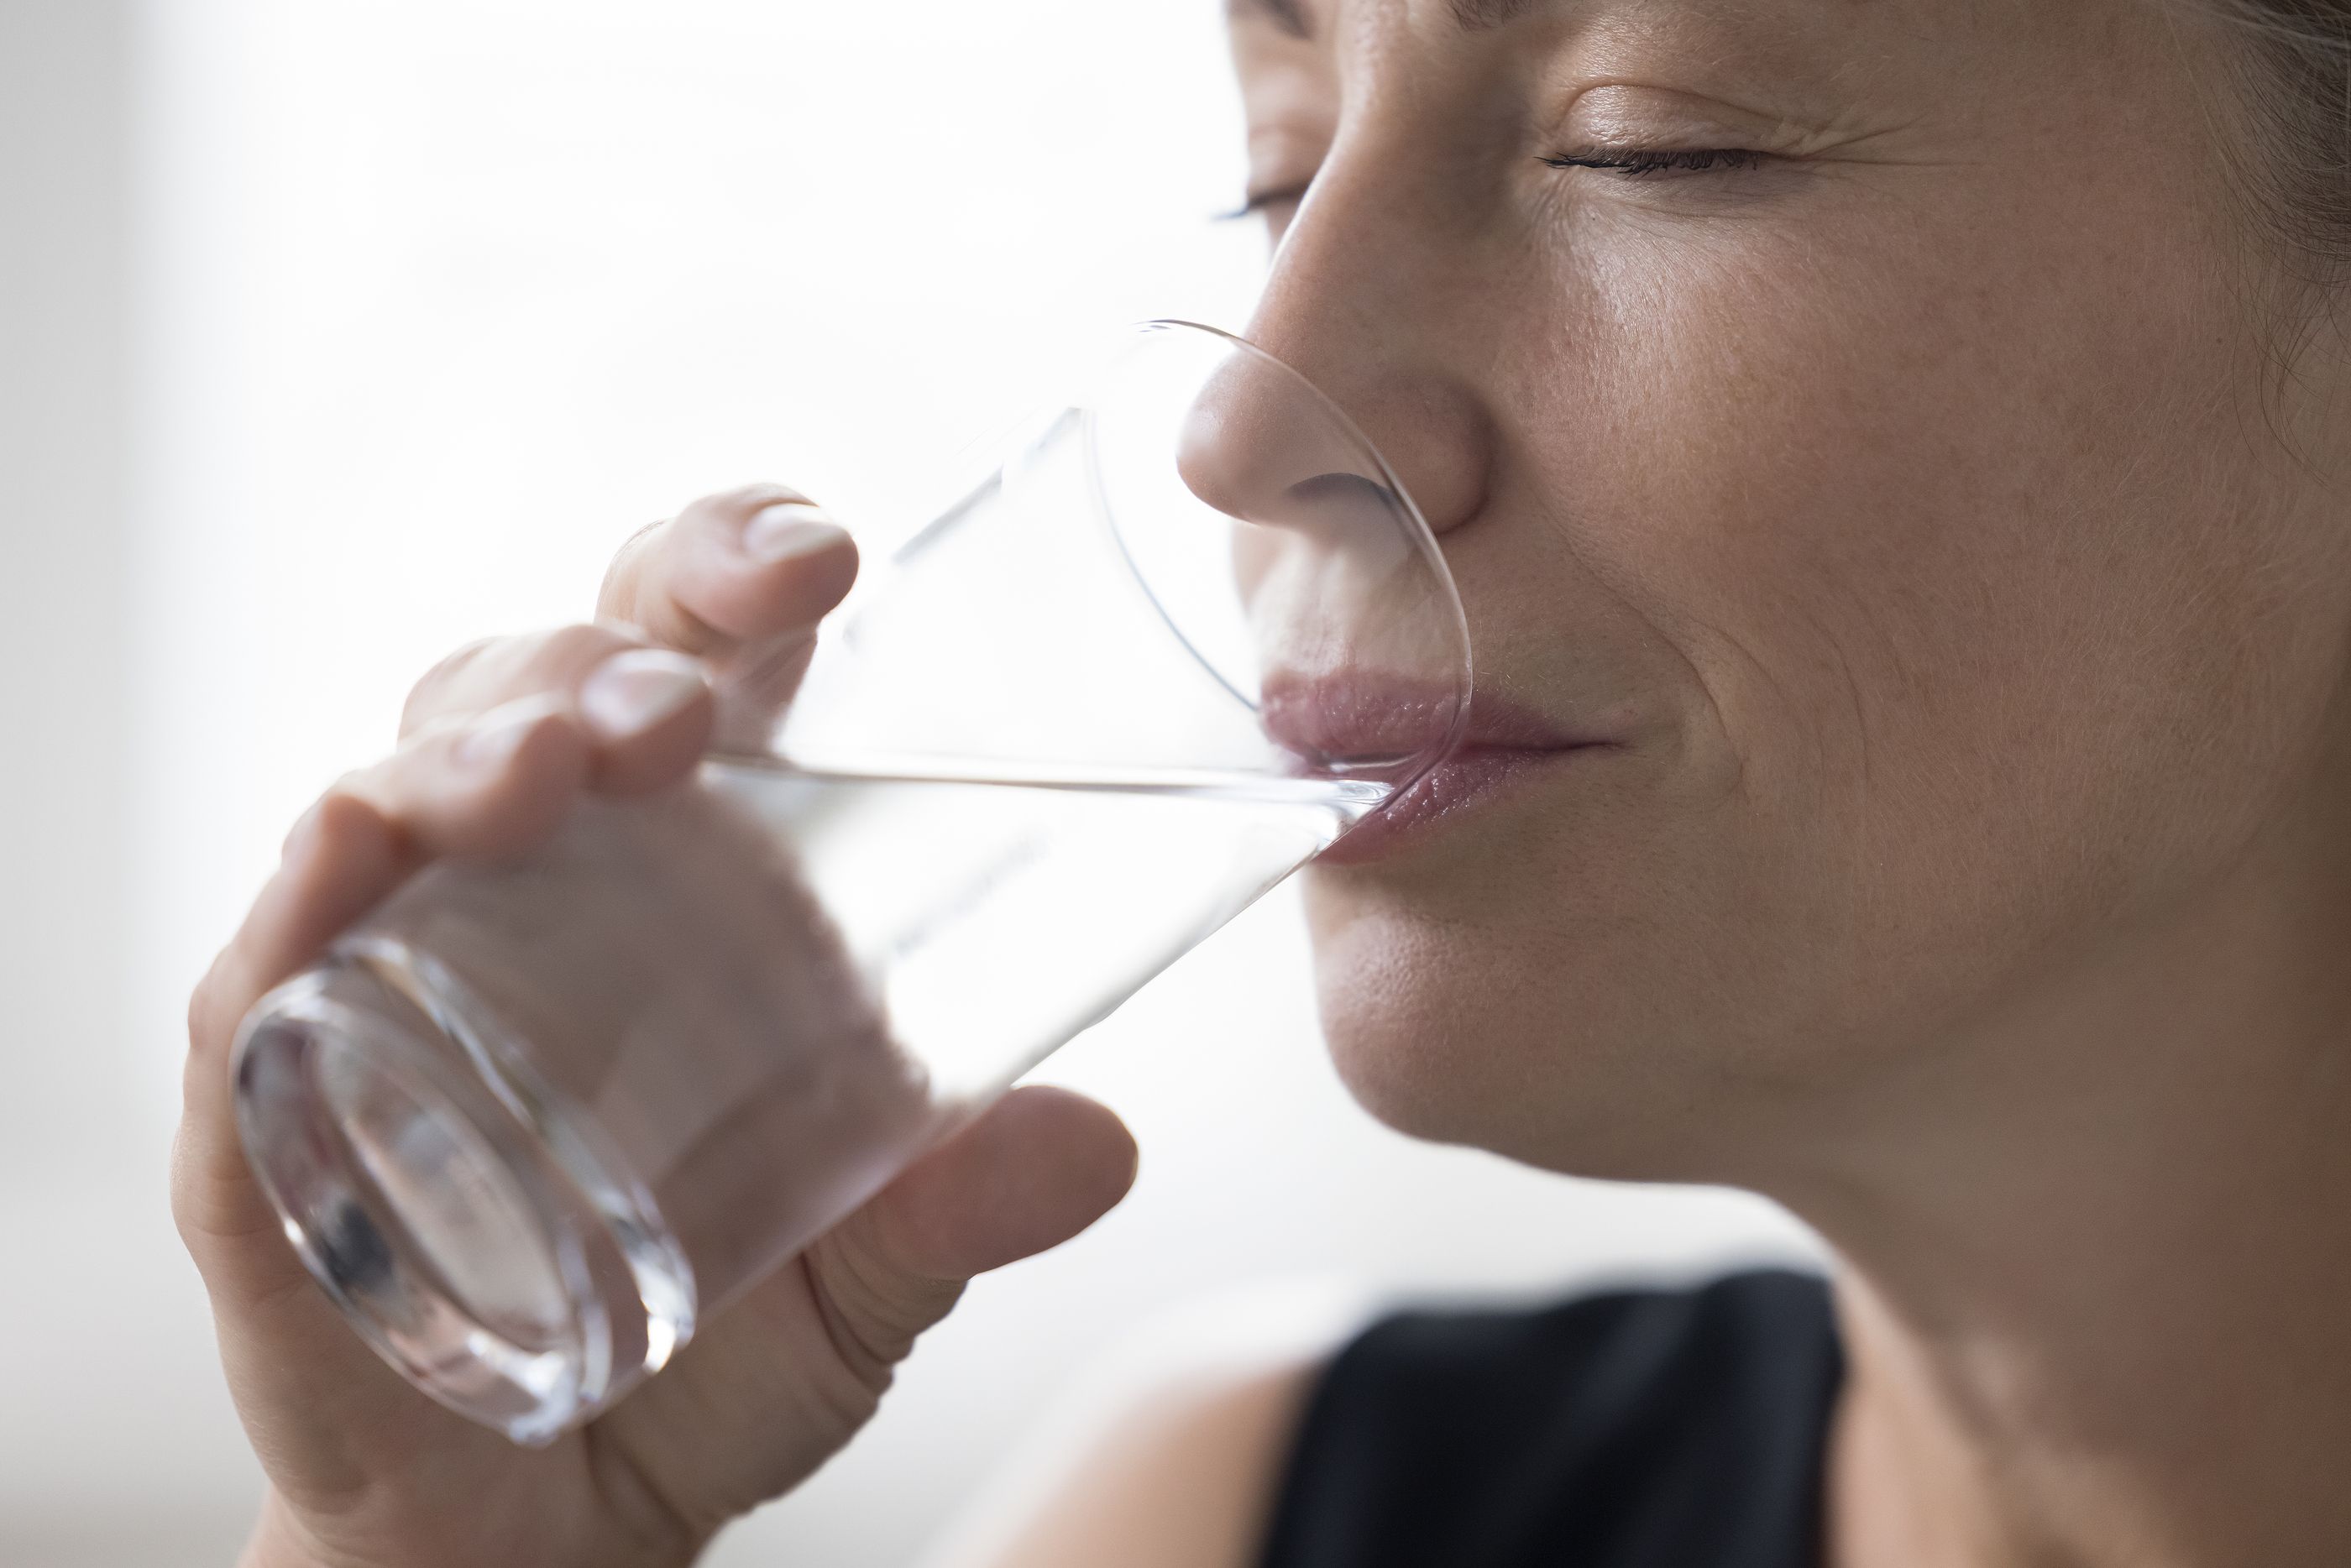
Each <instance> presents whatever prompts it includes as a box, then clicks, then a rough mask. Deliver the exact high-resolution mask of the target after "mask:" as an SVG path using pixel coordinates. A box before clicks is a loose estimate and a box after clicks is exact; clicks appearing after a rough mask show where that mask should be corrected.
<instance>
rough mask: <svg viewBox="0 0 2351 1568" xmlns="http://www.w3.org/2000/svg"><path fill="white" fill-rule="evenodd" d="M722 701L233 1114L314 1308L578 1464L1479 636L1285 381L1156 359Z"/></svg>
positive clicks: (1030, 452) (1128, 983) (1177, 931)
mask: <svg viewBox="0 0 2351 1568" xmlns="http://www.w3.org/2000/svg"><path fill="white" fill-rule="evenodd" d="M803 657H804V659H805V667H804V668H803V667H802V661H801V660H799V659H795V660H790V661H785V662H776V661H770V663H769V665H768V666H767V667H760V666H756V665H752V666H746V667H741V668H726V669H721V670H717V671H716V675H715V680H714V685H715V688H716V691H717V694H718V702H719V722H718V728H717V732H716V743H715V745H714V748H713V750H712V752H711V753H710V755H709V756H708V757H707V758H706V759H705V762H704V763H702V764H701V765H700V767H699V770H698V772H697V773H696V774H695V776H693V777H692V778H690V779H689V780H687V781H685V782H684V783H682V784H679V785H677V786H676V787H674V788H673V789H670V790H668V791H666V792H664V793H662V794H658V795H655V796H653V797H652V798H649V799H643V800H634V801H612V800H605V799H601V798H594V797H590V798H587V799H585V800H583V801H582V802H581V803H580V805H578V806H577V808H576V809H575V811H574V812H573V814H572V815H570V816H569V818H568V819H567V821H566V822H565V824H564V825H563V826H561V827H560V828H559V831H558V832H557V834H556V835H555V836H554V838H553V840H552V841H551V842H549V843H548V844H547V845H546V846H543V847H542V848H539V849H538V850H536V851H534V852H533V853H531V854H530V855H528V857H522V858H519V859H516V860H511V861H507V862H503V863H497V864H488V863H444V864H439V865H435V866H434V867H429V868H428V869H427V870H425V871H424V872H423V874H422V875H420V876H418V877H415V878H414V879H413V881H412V882H411V883H409V884H408V885H407V886H406V887H404V888H402V890H401V891H400V892H399V893H397V894H396V895H395V896H393V897H392V898H390V899H389V900H387V901H386V902H385V903H384V904H383V905H382V906H381V908H379V909H376V910H375V911H374V912H373V913H372V914H371V916H369V917H368V919H366V920H365V921H364V922H363V923H362V924H360V926H358V927H357V928H355V929H353V930H351V931H350V933H348V934H347V935H345V936H344V937H343V938H341V939H340V940H339V941H338V942H337V943H336V944H335V945H334V946H333V948H332V950H330V951H329V954H328V956H327V957H326V958H325V959H324V960H323V961H321V962H320V963H319V965H318V966H317V967H315V968H314V969H311V970H310V971H307V972H305V973H303V974H301V975H299V976H298V977H296V978H295V979H293V980H292V981H288V982H287V984H285V985H283V986H281V987H279V988H278V989H277V990H276V991H274V992H271V993H270V994H269V995H268V996H266V997H265V998H263V999H262V1001H261V1002H259V1003H258V1004H257V1005H256V1008H255V1010H254V1011H253V1012H252V1014H251V1015H250V1016H249V1017H248V1018H247V1019H246V1021H245V1023H244V1025H243V1028H242V1029H241V1031H240V1033H239V1036H238V1041H237V1047H236V1057H235V1102H236V1110H237V1118H238V1126H239V1130H240V1133H241V1135H242V1137H243V1139H244V1143H245V1147H246V1152H247V1155H248V1157H249V1158H250V1160H251V1162H252V1166H253V1169H254V1171H255V1173H256V1176H257V1177H258V1179H260V1182H261V1184H262V1186H263V1188H264V1189H266V1191H267V1193H268V1195H269V1197H270V1199H271V1201H272V1202H273V1203H274V1204H275V1205H276V1206H277V1210H278V1211H279V1212H280V1213H281V1214H282V1215H283V1217H284V1219H285V1221H286V1228H287V1235H288V1236H289V1237H290V1239H291V1240H292V1241H293V1244H294V1246H295V1247H296V1248H297V1249H298V1251H299V1252H300V1254H301V1256H302V1259H303V1261H304V1262H305V1263H306V1264H307V1265H308V1269H309V1271H310V1272H311V1274H312V1275H313V1276H314V1277H315V1278H316V1279H317V1281H318V1282H319V1284H320V1285H321V1286H322V1287H324V1289H325V1290H326V1292H327V1293H328V1294H329V1296H331V1297H332V1298H333V1300H334V1301H335V1302H336V1303H338V1304H339V1305H340V1307H341V1308H342V1310H343V1312H344V1313H345V1314H347V1315H348V1317H349V1319H350V1322H351V1323H352V1324H354V1325H355V1326H356V1327H357V1329H358V1330H359V1332H360V1334H362V1335H364V1336H365V1337H366V1339H367V1340H368V1342H369V1343H370V1344H371V1345H373V1346H374V1347H375V1349H376V1350H377V1351H378V1352H379V1353H381V1355H382V1356H383V1357H384V1358H385V1359H386V1360H387V1361H389V1362H390V1363H391V1364H392V1366H394V1367H396V1368H398V1369H399V1370H400V1372H402V1374H403V1375H404V1376H407V1377H408V1378H409V1379H410V1380H411V1381H413V1383H414V1384H415V1385H416V1386H418V1387H420V1388H422V1389H423V1390H424V1391H425V1392H426V1393H427V1394H429V1395H431V1396H432V1397H434V1398H436V1399H438V1400H440V1401H442V1402H443V1403H444V1404H445V1405H447V1406H449V1407H452V1408H454V1409H455V1410H458V1411H460V1412H462V1413H463V1414H465V1415H466V1416H468V1417H473V1418H474V1419H475V1420H478V1421H481V1422H483V1423H486V1424H487V1425H489V1426H492V1427H494V1428H498V1429H500V1430H502V1431H504V1432H505V1433H506V1434H507V1436H509V1437H510V1438H514V1439H515V1440H516V1441H517V1442H522V1443H538V1442H544V1441H548V1440H550V1439H551V1438H553V1437H554V1436H555V1435H556V1434H557V1433H558V1432H559V1431H561V1430H562V1429H564V1428H567V1427H569V1426H571V1425H573V1424H576V1423H578V1422H580V1421H583V1420H586V1419H588V1418H589V1417H591V1416H593V1415H594V1414H595V1413H596V1412H598V1411H599V1410H601V1409H603V1408H605V1407H609V1406H610V1405H611V1403H612V1402H613V1401H614V1400H616V1399H618V1398H619V1397H622V1395H623V1394H625V1393H626V1392H627V1391H628V1390H629V1389H630V1388H631V1387H632V1386H634V1385H635V1384H637V1383H638V1382H640V1381H641V1380H643V1378H644V1377H646V1376H650V1375H651V1374H653V1373H654V1372H656V1371H658V1370H659V1369H660V1368H661V1366H663V1365H664V1363H665V1362H666V1361H667V1360H668V1359H669V1358H670V1357H671V1356H673V1355H675V1354H676V1353H677V1351H678V1349H679V1347H680V1346H682V1345H684V1344H685V1343H686V1342H687V1341H688V1340H689V1339H690V1338H691V1337H692V1336H693V1334H694V1332H695V1325H696V1324H698V1323H700V1322H703V1321H705V1320H706V1319H708V1318H709V1317H710V1316H711V1315H712V1314H716V1313H718V1312H721V1311H723V1310H724V1309H725V1308H726V1305H727V1303H729V1301H730V1300H732V1299H733V1298H734V1297H736V1296H737V1294H739V1293H741V1292H742V1291H743V1290H745V1289H746V1288H747V1286H749V1285H751V1284H753V1283H754V1282H757V1281H758V1279H759V1278H760V1277H761V1276H763V1275H764V1274H766V1273H767V1272H768V1271H769V1270H771V1269H773V1268H774V1267H775V1266H776V1265H777V1264H778V1263H780V1262H784V1261H785V1260H787V1259H789V1258H790V1257H791V1256H792V1255H793V1254H795V1253H796V1252H797V1251H799V1249H801V1248H802V1247H804V1246H805V1245H807V1243H808V1242H810V1241H811V1240H813V1239H814V1238H816V1237H817V1236H818V1235H820V1234H821V1233H822V1232H823V1231H825V1230H826V1229H828V1228H829V1227H831V1225H832V1224H834V1223H835V1222H836V1221H838V1220H841V1218H843V1217H844V1216H845V1215H847V1214H848V1213H849V1212H850V1211H851V1210H853V1209H854V1208H855V1207H856V1206H857V1205H859V1204H860V1203H862V1201H864V1200H865V1199H867V1198H868V1197H870V1196H871V1195H872V1193H873V1192H875V1191H876V1190H877V1189H880V1188H881V1187H882V1186H883V1184H884V1183H885V1182H887V1181H888V1180H889V1179H890V1178H891V1177H892V1176H893V1175H894V1174H896V1173H897V1172H898V1171H899V1170H901V1169H903V1168H904V1167H905V1166H906V1165H907V1164H908V1163H910V1162H911V1161H912V1160H913V1159H914V1158H915V1157H916V1156H918V1155H919V1154H921V1153H922V1152H923V1151H924V1150H925V1149H926V1148H928V1147H932V1146H933V1145H935V1144H936V1143H937V1142H938V1141H940V1140H941V1139H942V1138H944V1137H946V1136H948V1135H949V1134H950V1133H952V1132H953V1131H955V1130H956V1128H957V1127H961V1126H962V1125H964V1124H965V1123H966V1122H967V1121H968V1120H969V1119H970V1118H971V1117H973V1116H975V1115H977V1113H978V1112H979V1111H980V1110H982V1109H984V1108H985V1107H986V1106H987V1104H988V1103H989V1102H990V1101H991V1100H992V1099H994V1098H995V1097H996V1096H998V1094H1000V1093H1001V1092H1002V1091H1003V1090H1004V1089H1005V1088H1006V1087H1007V1086H1008V1085H1010V1084H1011V1083H1012V1081H1013V1080H1014V1079H1015V1078H1017V1077H1018V1076H1019V1075H1020V1074H1022V1073H1024V1072H1026V1071H1027V1070H1028V1069H1029V1067H1030V1066H1031V1065H1033V1064H1035V1063H1036V1062H1037V1061H1038V1060H1039V1059H1040V1058H1041V1057H1042V1056H1044V1055H1045V1054H1047V1053H1048V1052H1050V1051H1051V1050H1053V1049H1054V1048H1055V1047H1056V1046H1059V1045H1061V1044H1062V1043H1064V1042H1065V1041H1067V1040H1069V1039H1070V1038H1071V1036H1072V1035H1074V1034H1076V1033H1079V1032H1080V1031H1081V1030H1083V1029H1085V1028H1086V1027H1087V1026H1088V1025H1090V1024H1092V1023H1095V1022H1096V1021H1098V1020H1100V1019H1101V1018H1102V1017H1103V1016H1104V1015H1105V1014H1106V1013H1108V1012H1110V1011H1111V1010H1112V1009H1113V1008H1114V1007H1116V1006H1117V1005H1118V1004H1119V1003H1120V1002H1123V1001H1124V1000H1125V999H1126V998H1127V997H1128V996H1130V995H1132V994H1133V993H1134V992H1135V991H1136V990H1137V989H1138V988H1139V987H1140V986H1141V985H1142V984H1143V983H1144V981H1147V980H1149V979H1150V978H1151V977H1152V976H1153V975H1155V974H1156V973H1157V972H1159V971H1161V970H1162V969H1164V968H1165V967H1166V966H1167V965H1168V964H1169V963H1171V962H1173V961H1175V959H1176V958H1177V957H1178V956H1180V955H1181V954H1182V953H1184V952H1185V951H1186V950H1187V949H1189V948H1191V947H1192V946H1193V945H1194V944H1196V942H1198V941H1199V940H1201V939H1202V938H1204V937H1206V936H1207V934H1208V933H1209V932H1211V931H1213V930H1215V929H1217V927H1218V926H1220V925H1222V924H1223V923H1224V922H1225V921H1226V920H1228V919H1230V918H1231V917H1232V916H1233V915H1234V914H1236V913H1237V912H1238V911H1239V910H1240V909H1242V908H1244V907H1245V906H1247V905H1248V904H1249V902H1250V901H1251V900H1252V899H1254V898H1257V897H1258V896H1259V894H1261V893H1263V892H1264V891H1265V890H1266V889H1267V888H1270V887H1271V886H1273V885H1274V884H1275V883H1277V882H1279V881H1280V880H1281V879H1282V878H1283V877H1286V876H1288V875H1289V874H1290V872H1291V871H1292V870H1294V869H1296V868H1297V867H1299V866H1300V865H1301V864H1302V863H1304V862H1305V861H1307V860H1308V859H1310V858H1311V857H1313V856H1315V855H1316V854H1317V853H1318V852H1320V851H1321V850H1322V849H1323V848H1324V847H1325V846H1328V845H1330V844H1331V843H1332V841H1333V840H1335V839H1336V838H1338V837H1339V836H1341V835H1343V834H1344V833H1346V832H1347V831H1348V830H1349V829H1350V827H1351V826H1353V825H1354V824H1355V823H1357V822H1358V821H1360V820H1361V819H1363V818H1364V816H1366V815H1368V814H1371V813H1374V812H1376V811H1378V810H1379V809H1380V808H1381V806H1382V804H1383V803H1384V802H1385V801H1386V800H1388V799H1389V798H1390V797H1391V796H1392V795H1394V794H1395V792H1397V791H1398V790H1401V789H1404V788H1406V787H1408V786H1409V785H1410V784H1412V782H1413V781H1414V780H1415V779H1416V778H1417V777H1419V776H1420V775H1421V774H1423V773H1425V772H1426V770H1427V769H1428V768H1430V767H1431V766H1433V765H1434V764H1435V763H1437V762H1438V761H1439V760H1441V759H1442V758H1443V757H1444V756H1445V754H1446V753H1447V752H1448V751H1449V750H1450V748H1451V747H1452V746H1453V744H1454V743H1455V741H1456V738H1457V736H1458V732H1459V730H1460V727H1461V725H1462V723H1463V722H1464V720H1465V718H1466V715H1467V710H1468V694H1469V649H1468V632H1467V628H1466V626H1465V623H1464V621H1463V618H1462V612H1461V607H1460V603H1459V600H1458V597H1457V596H1456V594H1455V591H1454V587H1453V583H1452V580H1451V578H1450V576H1448V575H1447V570H1446V566H1445V562H1444V558H1443V556H1441V555H1440V554H1439V552H1438V550H1437V545H1436V541H1435V540H1434V539H1433V538H1432V537H1431V536H1430V534H1429V531H1428V528H1427V526H1426V524H1425V523H1424V522H1423V521H1422V519H1421V517H1420V515H1419V514H1418V513H1417V512H1416V510H1415V509H1414V507H1413V504H1412V503H1411V501H1410V500H1409V499H1407V497H1406V496H1405V492H1404V489H1403V487H1402V485H1400V484H1399V483H1397V481H1396V478H1395V474H1394V473H1393V472H1390V471H1389V469H1388V467H1387V465H1386V464H1385V463H1384V462H1382V461H1381V459H1380V457H1379V455H1378V454H1377V453H1376V452H1374V450H1373V449H1372V447H1371V445H1370V443H1369V442H1368V441H1365V440H1364V437H1363V435H1362V434H1361V433H1360V432H1359V431H1357V430H1356V429H1355V427H1354V426H1353V424H1352V423H1351V422H1350V421H1348V420H1347V418H1346V416H1345V415H1343V413H1341V412H1340V411H1339V410H1338V409H1337V408H1336V407H1334V406H1333V405H1332V403H1331V402H1330V400H1328V399H1326V398H1324V397H1323V396H1322V394H1321V393H1320V392H1318V391H1316V390H1315V389H1314V388H1313V387H1311V385H1309V384H1308V383H1307V382H1306V380H1305V379H1303V378H1301V376H1299V375H1298V374H1297V373H1296V372H1295V371H1293V370H1291V369H1288V368H1287V367H1285V366H1283V365H1282V364H1280V362H1279V361H1277V360H1275V359H1273V358H1270V357H1269V356H1267V355H1266V354H1264V353H1262V352H1260V351H1259V350H1258V349H1256V348H1252V347H1250V346H1249V345H1248V344H1246V343H1244V342H1242V341H1241V340H1239V339H1238V338H1235V337H1229V336H1228V335H1226V334H1223V333H1221V332H1217V331H1215V330H1213V329H1210V328H1207V327H1197V326H1193V325H1189V324H1185V323H1179V322H1155V323H1150V324H1147V325H1145V326H1144V327H1140V328H1138V329H1136V331H1135V333H1134V336H1133V337H1132V339H1131V340H1130V341H1129V342H1127V343H1126V344H1125V345H1124V346H1123V348H1121V350H1120V351H1119V352H1118V353H1116V354H1115V355H1113V357H1111V358H1110V359H1109V361H1108V363H1107V365H1106V367H1105V368H1104V369H1103V370H1102V373H1101V374H1100V375H1099V376H1098V377H1097V378H1095V379H1093V380H1092V382H1091V383H1090V384H1089V385H1088V387H1087V389H1085V390H1084V391H1082V392H1081V394H1079V395H1078V396H1075V397H1072V398H1071V399H1070V400H1068V401H1067V403H1066V405H1065V406H1062V407H1059V408H1056V409H1053V410H1050V413H1049V414H1048V415H1047V416H1045V417H1043V418H1041V419H1040V420H1039V421H1036V422H1035V423H1034V424H1033V425H1032V426H1030V427H1029V429H1028V430H1027V431H1025V432H1024V433H1023V434H1022V435H1021V436H1020V437H1019V439H1018V440H1016V441H1013V442H1012V443H1011V450H1010V454H1009V456H1008V457H1007V458H1006V459H1004V461H1003V462H1002V463H1001V464H1000V466H998V468H996V469H995V470H994V471H993V472H991V473H989V474H988V476H987V478H986V480H985V481H984V482H982V483H979V484H977V487H975V488H973V489H971V490H970V492H969V493H967V494H966V495H965V496H964V497H963V499H962V500H960V501H959V502H958V503H956V504H955V505H953V506H951V507H949V508H948V509H947V510H946V512H945V513H944V514H941V515H940V516H938V517H937V518H936V519H935V521H933V522H931V523H930V524H928V525H927V526H926V527H925V528H923V529H922V530H921V531H920V532H919V533H917V534H915V535H914V536H913V537H912V538H911V539H910V540H909V542H908V543H907V544H905V545H904V547H903V548H901V549H899V550H897V551H896V552H895V553H894V555H893V556H892V557H891V558H889V559H888V560H886V561H884V562H883V563H880V564H879V566H877V567H875V568H874V569H872V570H869V572H868V573H867V575H866V580H865V581H863V582H862V583H861V584H860V586H859V587H858V589H857V591H856V592H855V593H853V594H852V596H851V597H850V599H849V600H848V602H847V603H845V604H844V605H843V607H841V610H839V611H838V612H836V614H835V615H834V616H833V617H832V618H831V619H830V620H829V621H828V623H827V624H826V626H825V627H824V628H823V629H822V631H821V633H820V636H819V638H818V639H817V643H816V647H815V650H814V653H813V655H812V656H806V655H804V656H803Z"/></svg>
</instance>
